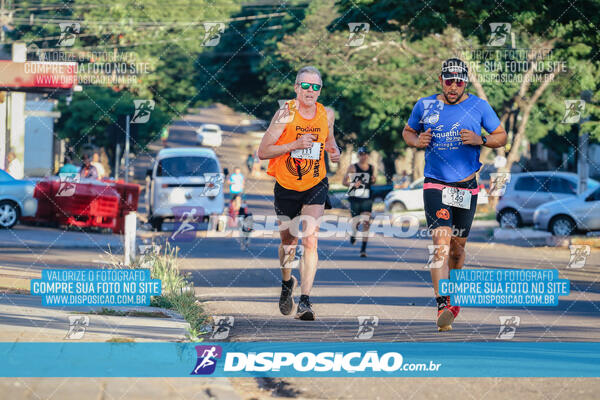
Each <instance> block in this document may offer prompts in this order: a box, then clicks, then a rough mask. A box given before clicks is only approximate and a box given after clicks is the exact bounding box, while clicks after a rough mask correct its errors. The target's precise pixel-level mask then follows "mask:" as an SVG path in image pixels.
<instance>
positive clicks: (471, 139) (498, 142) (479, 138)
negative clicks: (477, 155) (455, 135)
mask: <svg viewBox="0 0 600 400" xmlns="http://www.w3.org/2000/svg"><path fill="white" fill-rule="evenodd" d="M460 136H461V139H462V142H463V144H470V145H473V146H482V145H483V146H485V147H489V148H491V149H495V148H496V147H502V146H504V145H505V144H506V139H507V137H508V135H507V134H506V131H505V130H504V128H503V127H502V124H500V125H498V127H497V128H496V129H494V130H493V131H492V132H490V134H489V135H487V136H486V139H487V142H486V143H485V144H483V133H482V134H481V135H478V134H476V133H475V132H473V131H470V130H468V129H461V131H460Z"/></svg>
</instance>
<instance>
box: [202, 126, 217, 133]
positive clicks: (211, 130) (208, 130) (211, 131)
mask: <svg viewBox="0 0 600 400" xmlns="http://www.w3.org/2000/svg"><path fill="white" fill-rule="evenodd" d="M202 132H209V133H215V132H217V129H215V128H207V127H204V128H202Z"/></svg>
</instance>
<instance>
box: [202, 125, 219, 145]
mask: <svg viewBox="0 0 600 400" xmlns="http://www.w3.org/2000/svg"><path fill="white" fill-rule="evenodd" d="M196 141H197V142H198V145H200V146H209V147H219V146H221V144H222V143H223V131H222V130H221V127H220V126H219V125H215V124H202V125H201V126H200V128H198V129H196Z"/></svg>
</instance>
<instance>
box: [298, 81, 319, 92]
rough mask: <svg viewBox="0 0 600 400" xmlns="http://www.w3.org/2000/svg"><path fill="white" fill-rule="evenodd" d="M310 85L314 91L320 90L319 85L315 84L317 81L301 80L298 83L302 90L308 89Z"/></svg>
mask: <svg viewBox="0 0 600 400" xmlns="http://www.w3.org/2000/svg"><path fill="white" fill-rule="evenodd" d="M311 86H312V89H313V90H314V91H315V92H318V91H319V90H321V85H319V84H317V83H308V82H301V83H300V87H301V88H302V89H304V90H308V88H309V87H311Z"/></svg>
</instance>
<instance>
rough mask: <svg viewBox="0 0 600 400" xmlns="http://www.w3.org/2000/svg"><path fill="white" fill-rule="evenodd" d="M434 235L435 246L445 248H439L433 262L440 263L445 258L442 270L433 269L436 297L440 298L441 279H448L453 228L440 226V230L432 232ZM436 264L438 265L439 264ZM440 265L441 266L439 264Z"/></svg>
mask: <svg viewBox="0 0 600 400" xmlns="http://www.w3.org/2000/svg"><path fill="white" fill-rule="evenodd" d="M432 235H433V244H434V245H436V246H444V247H440V248H438V250H437V251H436V255H435V256H434V257H437V258H434V260H433V261H436V262H437V263H439V262H440V261H442V260H441V258H442V257H443V262H442V264H441V267H440V268H431V269H430V272H431V282H432V284H433V292H434V293H435V297H439V296H440V293H439V283H440V279H448V259H449V257H448V249H449V247H450V239H451V237H452V228H450V227H448V226H440V227H439V228H435V229H434V230H433V232H432ZM437 263H436V264H437ZM438 265H439V264H438Z"/></svg>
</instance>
